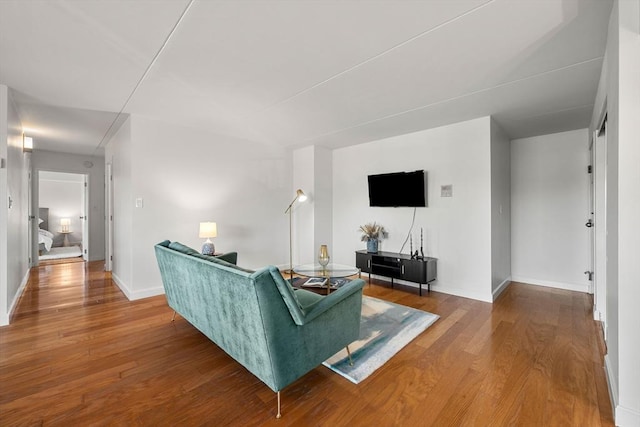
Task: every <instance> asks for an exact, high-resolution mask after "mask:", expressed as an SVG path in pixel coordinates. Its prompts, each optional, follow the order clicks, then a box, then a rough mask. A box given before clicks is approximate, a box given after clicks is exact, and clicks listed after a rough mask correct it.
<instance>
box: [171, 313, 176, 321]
mask: <svg viewBox="0 0 640 427" xmlns="http://www.w3.org/2000/svg"><path fill="white" fill-rule="evenodd" d="M174 320H176V311H175V310H173V316H172V317H171V321H172V322H173V321H174Z"/></svg>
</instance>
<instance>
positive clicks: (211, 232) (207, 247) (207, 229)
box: [199, 222, 218, 255]
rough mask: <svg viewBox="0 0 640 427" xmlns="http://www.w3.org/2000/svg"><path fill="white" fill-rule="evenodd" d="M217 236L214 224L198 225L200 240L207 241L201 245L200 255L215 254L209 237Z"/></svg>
mask: <svg viewBox="0 0 640 427" xmlns="http://www.w3.org/2000/svg"><path fill="white" fill-rule="evenodd" d="M217 235H218V226H217V224H216V223H215V222H201V223H200V234H199V236H200V238H206V239H207V240H206V241H205V242H204V244H203V245H202V255H213V254H215V252H216V247H215V246H214V244H213V242H212V241H211V237H216V236H217Z"/></svg>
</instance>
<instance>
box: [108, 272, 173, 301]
mask: <svg viewBox="0 0 640 427" xmlns="http://www.w3.org/2000/svg"><path fill="white" fill-rule="evenodd" d="M111 279H112V280H113V282H114V283H115V284H116V285H117V286H118V287H119V288H120V290H121V291H122V293H123V294H124V296H126V297H127V299H128V300H129V301H135V300H138V299H143V298H149V297H155V296H158V295H164V288H163V287H162V286H160V287H155V288H146V289H140V290H131V288H130V287H129V286H127V284H126V283H125V282H124V281H123V280H122V279H121V278H120V277H118V275H117V274H115V273H114V272H111Z"/></svg>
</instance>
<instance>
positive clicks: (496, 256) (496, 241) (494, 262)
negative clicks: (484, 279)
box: [491, 120, 511, 300]
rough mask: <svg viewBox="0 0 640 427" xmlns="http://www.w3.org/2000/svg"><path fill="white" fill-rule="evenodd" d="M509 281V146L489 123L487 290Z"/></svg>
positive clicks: (502, 286)
mask: <svg viewBox="0 0 640 427" xmlns="http://www.w3.org/2000/svg"><path fill="white" fill-rule="evenodd" d="M510 282H511V143H510V141H509V138H507V136H506V134H505V133H504V131H503V130H502V128H500V126H499V125H498V124H497V123H496V122H495V121H494V120H491V291H492V294H493V299H494V300H495V299H496V298H497V297H498V295H500V293H501V292H502V291H503V290H504V289H505V288H506V287H507V286H508V285H509V283H510Z"/></svg>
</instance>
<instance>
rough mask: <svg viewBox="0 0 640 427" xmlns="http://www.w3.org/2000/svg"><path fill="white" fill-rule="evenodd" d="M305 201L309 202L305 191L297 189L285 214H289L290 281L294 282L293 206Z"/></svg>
mask: <svg viewBox="0 0 640 427" xmlns="http://www.w3.org/2000/svg"><path fill="white" fill-rule="evenodd" d="M305 200H307V195H306V194H304V191H302V190H301V189H299V188H298V189H297V190H296V197H294V199H293V200H292V201H291V203H290V204H289V207H288V208H287V210H285V211H284V213H285V214H286V213H288V214H289V275H290V279H291V280H292V281H293V252H292V248H293V220H292V212H293V205H294V203H295V202H304V201H305Z"/></svg>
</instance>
